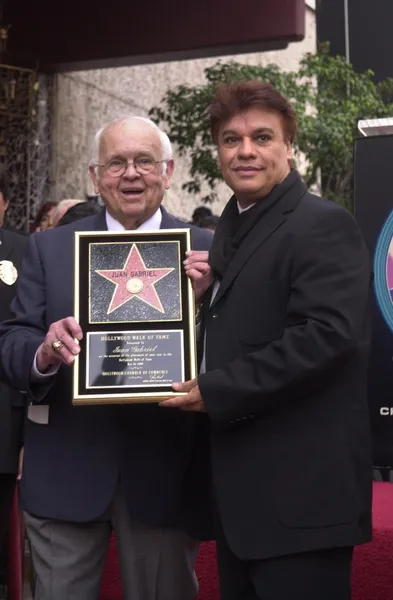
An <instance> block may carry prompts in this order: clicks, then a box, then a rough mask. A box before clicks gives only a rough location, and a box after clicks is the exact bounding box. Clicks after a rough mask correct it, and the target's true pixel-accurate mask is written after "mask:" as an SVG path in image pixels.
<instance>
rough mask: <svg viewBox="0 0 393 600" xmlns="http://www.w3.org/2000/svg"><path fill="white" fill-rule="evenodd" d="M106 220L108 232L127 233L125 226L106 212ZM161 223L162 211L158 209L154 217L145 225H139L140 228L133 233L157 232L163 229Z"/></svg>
mask: <svg viewBox="0 0 393 600" xmlns="http://www.w3.org/2000/svg"><path fill="white" fill-rule="evenodd" d="M105 219H106V226H107V227H108V231H125V229H124V227H123V225H122V224H121V223H119V221H116V219H114V218H113V217H112V216H111V215H110V214H109V213H108V211H107V210H106V211H105ZM161 221H162V212H161V209H160V208H158V209H157V210H156V212H155V213H154V215H153V216H152V217H150V219H147V221H145V222H144V223H142V224H141V225H139V227H137V228H136V229H135V230H134V229H133V230H132V231H141V230H142V231H143V230H148V229H150V230H151V231H157V229H160V227H161Z"/></svg>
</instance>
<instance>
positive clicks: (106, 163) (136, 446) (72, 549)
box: [0, 117, 211, 600]
mask: <svg viewBox="0 0 393 600" xmlns="http://www.w3.org/2000/svg"><path fill="white" fill-rule="evenodd" d="M173 169H174V161H173V159H172V151H171V145H170V142H169V139H168V137H167V136H166V135H165V134H164V133H163V132H161V131H160V130H159V128H158V127H157V126H156V125H155V124H154V123H153V122H151V121H150V120H148V119H142V118H139V117H130V118H126V119H119V120H117V121H114V122H111V123H110V124H107V125H105V126H104V127H103V128H102V129H101V130H100V131H99V132H98V134H97V136H96V139H95V150H94V156H93V159H92V161H91V166H90V172H91V177H92V179H93V182H94V185H95V189H96V193H99V194H100V195H101V197H102V199H103V201H104V203H105V207H106V208H105V210H103V211H101V212H100V214H98V215H95V216H92V217H87V218H85V219H82V220H78V221H76V222H73V223H70V224H69V225H65V226H63V227H57V228H55V229H52V230H48V231H45V232H42V233H38V234H34V235H32V236H31V237H30V240H29V247H28V252H27V253H26V260H25V261H24V264H23V268H22V273H21V276H20V285H19V288H18V295H17V298H16V301H15V303H14V304H13V312H14V315H15V316H14V318H13V319H12V320H10V321H8V322H6V323H4V324H3V325H2V327H1V331H0V358H1V360H0V363H1V366H0V374H1V376H2V377H3V378H4V379H5V380H6V381H8V382H11V381H12V382H14V383H15V384H16V385H17V386H18V387H19V388H20V389H23V390H25V391H26V393H27V394H28V397H29V402H31V403H32V405H31V406H29V412H28V419H27V425H26V432H25V454H24V468H23V477H22V482H21V502H22V507H23V509H24V511H25V522H26V526H27V531H28V535H29V538H30V540H31V546H32V557H33V562H34V567H35V570H36V573H37V588H36V595H35V599H36V600H71V599H72V600H97V598H98V595H99V587H100V579H101V575H102V570H103V567H104V563H105V556H106V550H107V546H108V541H109V537H110V534H111V531H112V529H114V530H115V532H116V538H117V543H118V550H119V559H120V569H121V574H122V582H123V588H124V594H125V598H126V599H127V600H194V598H195V596H196V593H197V584H196V578H195V573H194V563H195V558H196V554H197V551H198V542H197V541H196V539H194V537H198V536H200V535H202V533H199V531H201V530H199V529H198V525H197V523H196V522H195V521H194V522H193V519H192V513H193V510H192V502H193V501H194V498H193V497H192V495H190V494H189V490H191V489H192V486H193V485H195V486H196V487H197V489H199V488H200V486H199V485H198V483H197V482H196V481H195V478H194V475H193V473H194V471H193V470H191V468H192V461H193V457H194V455H195V448H197V444H198V443H199V439H200V436H202V435H203V428H204V425H205V424H206V423H204V420H203V419H202V420H201V419H200V418H196V417H201V416H202V417H205V415H191V414H188V415H187V414H184V413H183V414H181V413H179V412H178V411H171V412H167V411H163V410H162V409H160V408H159V407H158V406H157V405H152V404H148V405H146V404H145V405H143V404H140V405H124V406H121V405H118V406H105V405H102V406H78V407H74V406H72V385H71V383H72V381H71V370H70V368H69V366H70V365H72V363H73V362H74V357H75V355H76V354H77V353H78V352H79V346H78V343H77V341H76V340H78V339H81V337H82V335H83V331H82V330H81V328H80V326H79V324H78V323H77V322H76V321H75V319H74V318H73V317H72V316H71V315H72V312H73V266H74V253H73V243H74V232H75V231H95V230H97V231H102V230H110V231H124V230H125V229H127V230H135V229H139V230H140V229H147V230H149V229H152V230H156V229H160V228H161V229H171V228H184V227H189V225H187V224H185V223H183V222H181V221H179V220H178V219H175V218H174V217H172V216H170V215H169V214H168V213H167V212H166V211H165V210H164V209H163V208H162V207H161V202H162V200H163V197H164V194H165V190H167V189H168V188H169V186H170V182H171V176H172V172H173ZM191 235H192V242H193V247H194V248H195V249H196V250H206V249H208V248H209V246H210V241H211V235H210V234H208V233H206V232H204V231H202V230H199V229H198V228H195V227H192V228H191ZM86 301H87V299H86ZM205 418H206V417H205ZM195 473H196V471H195ZM195 476H196V475H195ZM186 530H187V532H188V533H189V534H190V535H188V533H186ZM191 535H192V536H193V537H191Z"/></svg>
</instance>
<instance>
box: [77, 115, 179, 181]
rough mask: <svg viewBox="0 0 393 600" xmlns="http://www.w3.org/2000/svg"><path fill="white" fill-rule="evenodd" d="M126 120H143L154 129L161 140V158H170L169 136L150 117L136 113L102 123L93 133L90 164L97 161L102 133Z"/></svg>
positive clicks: (164, 164) (163, 167)
mask: <svg viewBox="0 0 393 600" xmlns="http://www.w3.org/2000/svg"><path fill="white" fill-rule="evenodd" d="M127 121H143V122H144V123H146V124H147V125H149V126H150V127H151V128H152V129H154V131H155V132H156V133H157V135H158V137H159V138H160V142H161V148H162V159H163V160H171V159H172V157H173V152H172V144H171V142H170V139H169V137H168V136H167V134H166V133H165V132H164V131H162V130H161V129H160V128H159V127H158V125H156V124H155V123H154V121H152V120H151V119H147V118H146V117H138V116H136V115H125V116H123V117H119V118H117V119H113V120H112V121H108V123H105V125H103V126H102V127H101V128H100V129H99V130H98V131H97V133H96V134H95V136H94V140H93V151H92V158H91V160H90V163H89V164H90V166H96V165H97V164H98V162H99V154H100V144H101V139H102V136H103V135H104V133H106V132H107V131H108V130H109V129H110V128H111V127H112V126H113V125H116V124H117V123H125V122H127ZM166 167H167V166H166V163H163V165H162V174H163V175H165V173H166Z"/></svg>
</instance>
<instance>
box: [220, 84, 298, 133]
mask: <svg viewBox="0 0 393 600" xmlns="http://www.w3.org/2000/svg"><path fill="white" fill-rule="evenodd" d="M254 106H256V107H261V108H264V109H268V110H272V111H274V112H277V113H279V114H280V115H281V117H282V119H283V122H284V135H285V139H286V141H289V142H291V143H292V142H294V140H295V139H296V134H297V130H298V118H297V115H296V112H295V110H294V109H293V107H292V105H291V103H290V102H289V100H288V99H287V98H285V96H283V95H282V94H281V93H280V92H279V91H278V90H276V88H274V87H273V86H272V85H271V84H270V83H265V82H263V81H239V82H238V83H219V84H218V85H217V87H216V91H215V94H214V97H213V101H212V103H211V105H210V106H209V116H210V131H211V135H212V138H213V141H214V143H215V144H217V142H218V129H219V126H220V124H221V123H222V122H224V121H227V120H228V119H230V118H231V117H233V116H234V115H235V114H236V113H239V112H241V111H243V110H247V109H248V108H252V107H254Z"/></svg>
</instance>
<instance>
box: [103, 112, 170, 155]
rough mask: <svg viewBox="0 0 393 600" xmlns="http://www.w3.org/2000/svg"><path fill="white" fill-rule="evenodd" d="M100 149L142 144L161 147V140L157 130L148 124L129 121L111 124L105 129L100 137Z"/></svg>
mask: <svg viewBox="0 0 393 600" xmlns="http://www.w3.org/2000/svg"><path fill="white" fill-rule="evenodd" d="M100 142H101V143H100V149H101V150H102V149H105V148H106V147H107V146H109V145H111V146H112V145H116V144H121V143H129V144H132V143H142V144H151V145H154V146H157V148H160V147H161V140H160V136H159V133H158V131H157V130H155V129H154V128H153V127H152V126H151V125H149V123H146V122H144V121H141V120H140V119H130V120H126V121H120V122H118V123H113V124H112V125H111V126H110V127H108V129H106V130H105V131H104V132H103V133H102V136H101V140H100Z"/></svg>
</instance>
